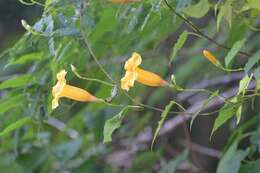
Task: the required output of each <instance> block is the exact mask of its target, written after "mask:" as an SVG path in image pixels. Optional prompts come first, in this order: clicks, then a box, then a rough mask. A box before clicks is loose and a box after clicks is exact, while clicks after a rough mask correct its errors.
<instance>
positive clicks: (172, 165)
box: [159, 150, 189, 173]
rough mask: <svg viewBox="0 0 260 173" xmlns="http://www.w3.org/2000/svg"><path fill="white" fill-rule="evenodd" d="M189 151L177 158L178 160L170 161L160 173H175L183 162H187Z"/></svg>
mask: <svg viewBox="0 0 260 173" xmlns="http://www.w3.org/2000/svg"><path fill="white" fill-rule="evenodd" d="M188 154H189V151H188V150H185V151H183V152H182V153H181V154H180V155H179V156H177V157H176V159H173V160H170V161H169V163H167V165H165V167H164V168H163V169H162V170H160V172H159V173H175V172H176V168H177V166H178V165H180V164H181V162H182V161H185V160H187V158H188Z"/></svg>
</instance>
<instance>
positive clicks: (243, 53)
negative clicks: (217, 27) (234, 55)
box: [163, 0, 251, 57]
mask: <svg viewBox="0 0 260 173" xmlns="http://www.w3.org/2000/svg"><path fill="white" fill-rule="evenodd" d="M163 1H164V3H165V4H166V6H167V7H168V8H169V9H170V10H171V11H172V12H173V13H174V14H175V15H176V16H178V17H179V18H181V19H182V20H183V21H184V22H185V23H186V24H187V25H189V26H190V27H191V28H192V29H193V30H194V31H195V32H196V33H197V34H199V35H201V37H204V38H205V39H207V40H208V41H210V42H212V43H214V44H216V45H217V46H218V47H221V48H223V49H226V50H230V49H231V48H230V47H227V46H225V45H223V44H220V43H219V42H217V41H215V40H214V39H212V38H211V37H209V36H208V35H206V34H204V33H203V32H202V31H201V30H200V29H199V28H198V27H197V26H196V25H195V24H193V23H192V22H191V21H190V20H189V19H187V18H186V17H184V16H183V15H181V14H180V13H178V12H177V11H176V10H175V9H174V8H173V7H172V6H171V5H170V4H169V2H168V1H167V0H163ZM238 53H239V54H241V55H244V56H246V57H250V56H251V55H250V54H249V53H247V52H243V51H239V52H238Z"/></svg>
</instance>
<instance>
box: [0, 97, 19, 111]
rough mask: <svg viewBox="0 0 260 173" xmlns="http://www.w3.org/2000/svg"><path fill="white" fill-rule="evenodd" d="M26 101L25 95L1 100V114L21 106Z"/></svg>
mask: <svg viewBox="0 0 260 173" xmlns="http://www.w3.org/2000/svg"><path fill="white" fill-rule="evenodd" d="M23 101H24V96H23V95H18V96H13V97H8V98H6V99H1V100H0V113H4V112H6V111H8V110H9V109H11V108H13V107H17V105H19V104H21V102H23Z"/></svg>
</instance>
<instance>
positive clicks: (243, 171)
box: [239, 159, 260, 173]
mask: <svg viewBox="0 0 260 173" xmlns="http://www.w3.org/2000/svg"><path fill="white" fill-rule="evenodd" d="M259 170H260V159H258V160H256V161H253V162H249V163H246V164H242V165H241V166H240V170H239V173H259Z"/></svg>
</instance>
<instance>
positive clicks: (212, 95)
mask: <svg viewBox="0 0 260 173" xmlns="http://www.w3.org/2000/svg"><path fill="white" fill-rule="evenodd" d="M218 94H219V91H218V90H217V91H214V92H213V93H212V94H211V95H210V96H209V98H208V99H206V100H205V101H204V103H203V105H202V108H201V109H200V110H198V111H197V112H196V113H195V114H194V115H193V116H192V118H191V121H190V129H191V127H192V124H193V122H194V120H195V119H196V117H197V116H198V115H199V113H200V111H201V110H202V109H204V108H205V107H207V106H208V104H209V102H210V101H211V100H212V99H213V98H215V97H216V96H218Z"/></svg>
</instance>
